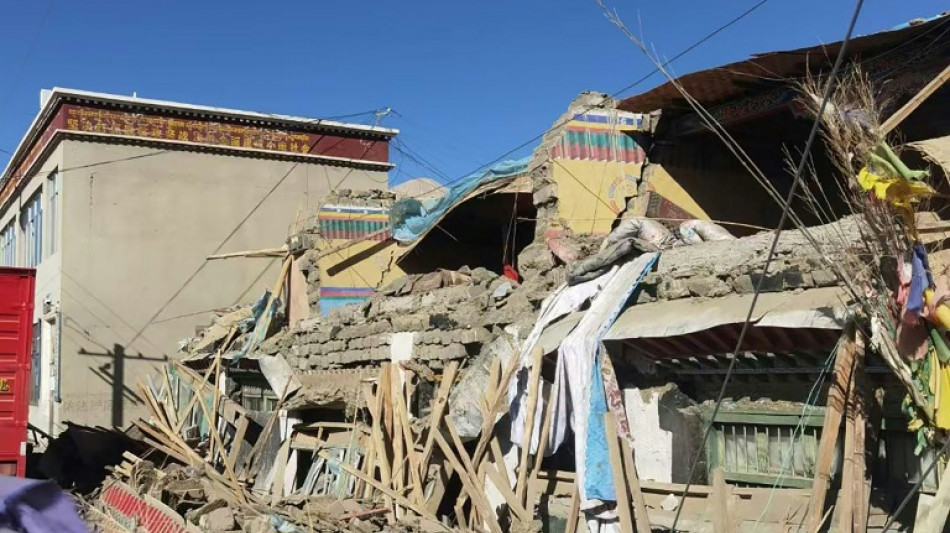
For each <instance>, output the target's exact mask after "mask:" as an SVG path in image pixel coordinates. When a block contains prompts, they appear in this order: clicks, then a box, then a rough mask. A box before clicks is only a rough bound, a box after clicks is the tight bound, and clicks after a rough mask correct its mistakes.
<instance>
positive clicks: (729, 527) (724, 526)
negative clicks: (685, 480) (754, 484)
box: [709, 466, 734, 533]
mask: <svg viewBox="0 0 950 533" xmlns="http://www.w3.org/2000/svg"><path fill="white" fill-rule="evenodd" d="M731 497H732V488H731V487H730V486H729V485H728V484H727V483H726V472H725V470H723V468H722V467H721V466H720V467H716V469H714V470H713V492H712V494H710V495H709V503H710V507H712V509H711V511H712V518H713V531H714V532H715V533H732V532H733V531H734V529H733V524H731V523H730V519H729V518H730V516H729V515H730V513H729V500H730V499H731Z"/></svg>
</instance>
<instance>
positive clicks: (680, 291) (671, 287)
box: [658, 279, 689, 300]
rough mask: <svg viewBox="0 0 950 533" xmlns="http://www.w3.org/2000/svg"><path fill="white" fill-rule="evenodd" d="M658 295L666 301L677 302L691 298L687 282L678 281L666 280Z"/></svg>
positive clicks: (661, 285)
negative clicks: (680, 299) (677, 300)
mask: <svg viewBox="0 0 950 533" xmlns="http://www.w3.org/2000/svg"><path fill="white" fill-rule="evenodd" d="M658 294H659V296H660V298H662V299H664V300H676V299H679V298H686V297H687V296H689V287H687V285H686V282H684V281H682V280H677V279H665V280H663V283H661V284H660V287H659V290H658Z"/></svg>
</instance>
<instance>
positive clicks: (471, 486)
mask: <svg viewBox="0 0 950 533" xmlns="http://www.w3.org/2000/svg"><path fill="white" fill-rule="evenodd" d="M435 442H436V444H438V445H439V448H441V449H442V454H443V455H445V458H446V460H448V461H449V463H451V465H452V468H454V469H455V471H456V473H457V474H458V476H459V479H460V480H461V481H462V487H463V488H464V489H465V491H466V492H468V497H469V499H470V500H472V504H473V505H474V506H475V508H476V509H477V510H478V514H479V515H481V517H482V519H483V520H485V521H487V522H488V527H489V529H490V530H491V531H492V533H501V531H502V529H501V525H499V524H498V518H497V517H496V516H495V513H494V511H493V510H492V508H491V505H490V504H489V503H488V499H487V498H485V493H484V491H482V489H481V487H479V486H477V485H476V484H475V483H476V481H477V480H478V478H477V477H475V478H474V479H472V477H471V474H469V470H468V469H466V468H465V467H464V466H463V465H462V463H461V462H459V460H458V459H457V458H456V456H455V451H454V450H453V449H452V447H451V446H449V443H448V442H446V441H445V437H443V436H442V434H441V433H438V432H436V434H435ZM464 450H465V449H464V448H462V449H461V450H459V453H463V452H464ZM459 501H461V500H459ZM458 520H459V523H461V520H462V517H458Z"/></svg>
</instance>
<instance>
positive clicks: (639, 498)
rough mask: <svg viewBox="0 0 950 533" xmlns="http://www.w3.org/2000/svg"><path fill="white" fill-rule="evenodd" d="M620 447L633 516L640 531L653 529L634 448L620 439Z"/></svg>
mask: <svg viewBox="0 0 950 533" xmlns="http://www.w3.org/2000/svg"><path fill="white" fill-rule="evenodd" d="M620 449H621V450H622V451H623V465H624V470H625V471H626V473H627V487H628V488H629V489H630V494H631V495H633V510H634V515H633V518H634V520H635V521H636V523H637V530H638V531H652V525H651V524H650V515H648V514H647V504H646V501H645V500H644V499H643V490H642V489H641V487H640V475H639V474H638V473H637V463H636V460H635V459H634V453H633V448H632V447H631V446H630V443H629V442H627V441H626V440H624V439H620Z"/></svg>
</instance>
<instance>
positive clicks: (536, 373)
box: [515, 347, 544, 502]
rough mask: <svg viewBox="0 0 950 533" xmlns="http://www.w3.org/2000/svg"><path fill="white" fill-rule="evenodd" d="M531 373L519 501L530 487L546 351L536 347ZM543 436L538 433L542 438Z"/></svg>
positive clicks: (522, 438) (518, 484) (522, 442)
mask: <svg viewBox="0 0 950 533" xmlns="http://www.w3.org/2000/svg"><path fill="white" fill-rule="evenodd" d="M531 355H532V357H531V361H532V367H531V375H530V377H529V378H528V398H527V401H526V402H525V409H526V411H525V417H524V419H525V422H524V433H523V436H522V437H521V459H520V460H519V461H518V483H517V484H516V485H515V495H516V496H518V501H520V502H524V497H525V493H526V492H527V488H528V483H527V481H528V471H529V470H531V466H530V465H529V464H528V455H529V454H530V452H531V441H532V437H533V436H534V419H535V412H536V411H537V410H538V393H539V390H540V388H541V359H542V357H543V356H544V352H543V351H542V350H541V348H539V347H536V348H535V349H534V353H533V354H531ZM540 438H541V436H540V435H538V439H539V440H540Z"/></svg>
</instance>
